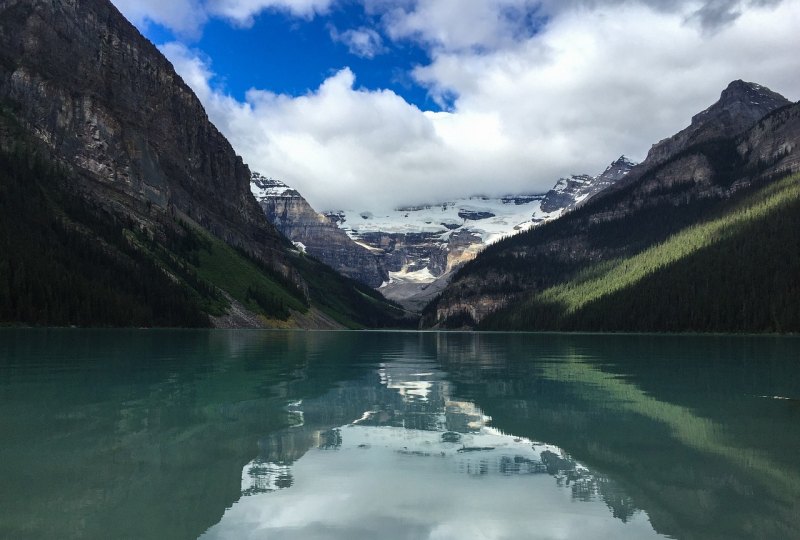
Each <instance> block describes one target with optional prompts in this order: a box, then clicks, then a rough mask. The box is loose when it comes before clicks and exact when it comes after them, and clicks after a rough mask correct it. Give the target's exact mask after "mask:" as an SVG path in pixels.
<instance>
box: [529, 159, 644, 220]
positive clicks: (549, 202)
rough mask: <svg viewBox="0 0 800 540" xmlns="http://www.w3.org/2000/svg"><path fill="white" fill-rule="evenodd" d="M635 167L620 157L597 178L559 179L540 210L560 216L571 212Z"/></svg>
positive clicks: (572, 177) (584, 176) (583, 175)
mask: <svg viewBox="0 0 800 540" xmlns="http://www.w3.org/2000/svg"><path fill="white" fill-rule="evenodd" d="M635 165H636V164H635V163H634V162H632V161H630V160H629V159H628V158H626V157H625V156H620V157H619V158H618V159H617V160H616V161H614V162H613V163H612V164H611V165H609V166H608V168H606V170H605V171H603V172H602V173H601V174H599V175H597V176H589V175H587V174H580V175H574V176H571V177H570V178H561V179H560V180H559V181H558V182H556V185H555V186H554V187H553V189H551V190H550V191H548V192H547V194H546V195H545V196H544V199H543V200H542V206H541V208H542V210H543V211H544V212H559V213H562V214H563V213H564V212H568V211H570V210H573V209H574V208H575V207H576V206H578V205H580V204H582V203H583V202H585V201H588V200H589V199H591V198H592V197H593V196H595V195H597V194H598V193H600V192H601V191H603V190H604V189H606V188H608V187H610V186H612V185H614V184H616V183H617V182H618V181H620V180H622V179H623V178H624V177H625V175H627V174H628V173H629V172H630V171H631V169H632V168H633V167H634V166H635Z"/></svg>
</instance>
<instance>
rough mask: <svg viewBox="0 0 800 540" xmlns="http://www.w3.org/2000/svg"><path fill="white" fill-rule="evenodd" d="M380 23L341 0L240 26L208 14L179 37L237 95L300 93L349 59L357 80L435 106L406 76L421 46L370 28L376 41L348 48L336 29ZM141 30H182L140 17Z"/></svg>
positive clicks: (271, 13) (266, 14)
mask: <svg viewBox="0 0 800 540" xmlns="http://www.w3.org/2000/svg"><path fill="white" fill-rule="evenodd" d="M379 23H380V21H379V18H378V17H376V16H374V15H368V14H367V13H366V12H365V10H364V8H363V6H362V5H360V4H358V3H355V2H346V3H342V4H337V5H335V6H332V7H331V8H330V10H329V11H328V12H326V13H325V14H324V15H321V16H316V17H313V18H310V19H306V18H299V19H298V18H297V17H294V16H292V15H291V14H290V13H287V12H286V11H281V10H265V11H262V12H261V13H259V14H257V15H255V16H254V20H253V23H252V26H247V27H242V26H238V25H235V24H231V22H230V21H228V20H226V19H222V18H213V19H211V20H209V21H208V22H207V23H206V25H205V26H204V28H203V31H202V34H201V35H200V36H198V37H191V38H189V39H185V41H186V42H187V43H188V44H189V45H190V46H191V47H192V48H194V49H196V50H197V51H201V52H202V54H203V55H205V56H206V57H207V59H208V61H209V62H210V63H211V64H212V65H213V69H214V71H215V72H216V73H217V74H219V75H218V77H217V79H216V81H215V83H216V84H217V85H218V86H219V87H220V89H222V90H224V91H226V92H228V93H230V94H231V95H232V96H234V97H236V98H238V99H244V96H245V93H246V92H247V90H249V89H250V88H253V87H256V88H266V89H269V90H271V91H273V92H277V93H282V94H289V95H293V96H299V95H303V94H305V93H307V92H309V91H311V90H313V89H315V88H317V87H319V85H320V84H322V83H323V82H324V81H325V79H327V78H328V77H330V76H331V75H332V74H334V73H335V72H337V71H339V70H340V69H343V68H345V67H349V68H350V69H351V70H353V72H355V73H357V74H358V85H359V86H362V87H365V88H368V89H372V90H377V89H383V88H388V89H391V90H393V91H394V92H396V93H397V94H399V95H401V96H403V98H405V99H406V101H408V102H409V103H413V104H415V105H417V106H418V107H420V108H422V109H431V110H441V107H440V106H439V104H437V102H436V101H435V100H433V99H432V98H431V97H430V96H429V95H428V91H427V89H426V88H425V87H423V86H421V85H420V84H418V83H417V82H416V81H414V79H413V78H412V77H410V76H409V73H410V71H411V70H412V69H413V68H414V67H415V66H418V65H423V64H426V63H428V62H429V61H430V57H429V54H428V50H427V49H426V48H425V47H422V46H420V45H419V44H417V43H416V42H414V41H412V40H402V41H399V42H393V41H390V40H386V39H385V38H384V37H383V36H381V34H380V33H378V32H376V34H373V35H378V36H379V39H380V43H379V44H376V43H375V42H374V41H371V42H368V43H369V45H366V47H367V49H366V50H365V48H364V47H361V48H360V49H356V50H351V49H352V47H351V46H349V45H348V43H347V42H346V40H345V38H343V37H342V34H344V33H345V32H347V31H348V30H352V29H354V28H356V29H358V28H371V29H375V28H379ZM141 30H142V31H143V33H144V34H145V36H147V37H148V38H149V39H150V40H151V41H153V42H154V43H156V44H161V43H167V42H174V41H179V40H181V39H182V38H183V37H184V35H182V34H181V33H180V32H176V31H174V30H172V29H170V28H169V27H166V26H163V25H162V24H158V23H153V22H149V23H148V24H143V25H141ZM365 55H368V56H365ZM445 106H446V104H445Z"/></svg>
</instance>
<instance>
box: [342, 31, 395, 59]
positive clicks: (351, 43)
mask: <svg viewBox="0 0 800 540" xmlns="http://www.w3.org/2000/svg"><path fill="white" fill-rule="evenodd" d="M329 31H330V34H331V39H332V40H333V41H336V42H339V43H344V44H345V45H347V49H348V50H349V51H350V54H354V55H356V56H360V57H362V58H375V57H376V56H378V55H379V54H382V53H384V52H386V48H385V47H384V46H383V38H381V35H380V34H379V33H378V32H376V31H375V30H373V29H372V28H367V27H364V26H362V27H360V28H357V29H351V30H345V31H344V32H339V30H337V29H336V27H335V26H333V25H331V26H330V27H329Z"/></svg>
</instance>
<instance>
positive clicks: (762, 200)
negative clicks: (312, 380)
mask: <svg viewBox="0 0 800 540" xmlns="http://www.w3.org/2000/svg"><path fill="white" fill-rule="evenodd" d="M798 142H800V105H797V104H794V105H792V104H790V103H789V102H788V101H787V100H786V99H784V98H782V97H781V96H779V95H777V94H775V93H774V92H772V91H770V90H768V89H766V88H764V87H762V86H759V85H756V84H753V83H743V82H741V81H734V82H733V83H731V84H730V85H729V86H728V87H727V88H726V89H725V90H724V91H723V92H722V94H721V96H720V99H719V101H717V102H716V103H715V104H714V105H712V106H711V107H709V108H708V109H707V110H706V111H704V112H703V113H700V114H698V115H696V116H695V117H694V118H693V119H692V123H691V125H690V126H689V127H688V128H686V129H685V130H683V131H681V132H680V133H678V134H676V135H675V136H673V137H670V138H668V139H665V140H663V141H661V142H659V143H657V144H656V145H654V146H653V148H652V149H651V151H650V152H649V154H648V156H647V158H646V159H645V160H644V161H643V162H642V163H641V164H639V165H637V166H635V167H633V168H632V169H631V170H630V171H629V172H628V173H627V174H625V175H624V177H623V178H622V179H621V180H619V181H618V182H617V183H615V184H614V185H613V186H611V187H609V188H608V189H606V190H605V191H603V192H601V193H600V194H598V195H597V196H595V197H593V198H592V199H591V200H590V201H587V202H584V203H583V204H582V205H579V206H578V207H577V208H576V209H575V210H574V211H573V212H570V213H567V214H565V215H564V216H563V217H562V218H561V219H559V220H556V221H553V222H550V223H547V224H544V225H542V226H541V227H537V228H536V229H533V230H531V231H529V232H527V233H524V234H521V235H518V236H515V237H512V238H509V239H507V240H505V241H502V242H499V243H497V244H495V245H494V246H491V247H489V248H487V249H486V250H485V251H484V252H483V253H482V254H481V255H480V256H479V257H478V258H477V259H476V260H475V261H473V262H471V263H470V264H468V265H466V266H465V267H464V268H462V269H461V270H460V271H459V272H458V273H457V274H456V275H455V276H454V278H453V280H452V282H451V284H450V285H449V286H448V287H447V288H446V289H445V290H444V291H443V292H442V294H441V296H440V297H439V298H437V299H436V300H435V301H434V302H432V303H431V304H430V305H429V306H427V308H426V310H425V320H424V324H426V325H430V326H445V327H461V326H476V325H477V326H479V327H481V328H493V329H523V328H524V329H584V330H594V329H614V330H667V329H669V330H695V331H698V330H701V331H702V330H713V331H770V330H772V331H775V330H778V329H781V330H785V329H787V328H792V327H794V325H796V321H795V319H796V318H795V317H793V316H791V314H790V312H787V311H786V309H785V308H784V307H782V305H783V304H782V301H781V300H779V298H781V297H782V296H783V295H788V296H787V297H788V298H790V299H793V300H792V301H796V300H797V292H796V290H795V289H793V288H792V286H791V285H789V284H788V283H785V280H784V278H785V276H791V275H797V270H798V269H797V268H795V267H796V259H797V250H796V247H795V244H796V242H794V241H793V240H792V237H791V236H792V235H793V232H792V228H791V226H790V225H791V224H792V223H793V219H794V218H793V217H792V210H791V208H792V204H794V203H793V202H792V201H793V197H794V194H793V193H794V192H793V189H794V188H793V185H794V183H796V181H797V179H796V178H795V177H792V174H794V173H796V172H797V171H798V170H800V159H799V157H800V156H798V152H797V150H796V148H797V147H798ZM765 208H766V209H767V210H764V209H765ZM754 209H758V212H761V211H762V210H763V211H764V212H762V213H758V212H757V213H756V214H754V213H753V210H754ZM770 219H773V220H775V221H774V223H776V224H777V226H776V227H772V228H770V227H769V226H767V225H766V223H767V222H769V220H770ZM765 220H766V222H765ZM767 237H769V238H767ZM734 239H735V240H734ZM775 239H779V241H778V242H776V241H775ZM721 246H726V247H728V248H730V249H731V250H732V251H731V252H730V253H729V254H728V255H724V254H721V253H722V252H721V251H720V249H721ZM737 246H738V247H737ZM715 253H716V255H714V254H715ZM732 254H735V255H732ZM756 266H758V267H760V268H762V269H763V270H766V272H764V271H761V270H758V269H757V268H756ZM689 269H691V270H689ZM793 272H794V273H793ZM678 276H680V277H678ZM770 276H772V277H770ZM790 281H791V280H790ZM756 291H758V293H760V294H757V293H756ZM700 299H702V301H701V300H700ZM737 306H738V307H737ZM590 311H591V313H592V316H591V317H590V316H588V315H587V313H589V312H590ZM765 313H771V315H769V316H766V315H764V314H765ZM798 328H800V327H798Z"/></svg>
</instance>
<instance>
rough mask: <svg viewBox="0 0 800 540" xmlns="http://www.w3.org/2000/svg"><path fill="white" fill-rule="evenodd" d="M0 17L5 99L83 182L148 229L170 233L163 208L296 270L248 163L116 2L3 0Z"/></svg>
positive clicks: (0, 83)
mask: <svg viewBox="0 0 800 540" xmlns="http://www.w3.org/2000/svg"><path fill="white" fill-rule="evenodd" d="M0 20H2V21H3V22H2V25H0V100H2V101H4V102H6V103H8V104H9V105H10V107H11V108H12V109H13V111H14V113H15V116H16V117H17V118H18V119H20V120H21V121H22V122H23V123H24V124H25V125H26V127H27V128H28V130H29V131H30V132H31V133H33V134H34V135H35V136H36V137H37V138H38V139H39V140H41V141H42V142H43V143H44V144H45V145H46V146H47V147H48V148H49V149H50V151H51V152H52V154H53V155H54V156H55V157H57V158H58V159H60V160H61V161H63V162H64V163H67V164H70V165H71V166H75V167H76V168H77V169H78V170H79V171H80V173H81V177H82V179H83V180H84V182H83V183H82V185H80V186H75V187H76V189H80V190H82V191H83V192H84V193H85V195H86V196H87V197H90V198H92V199H94V200H95V201H97V202H99V203H100V204H102V205H103V206H107V207H109V208H113V209H114V210H117V211H123V212H124V213H126V214H129V215H130V216H131V217H133V218H134V219H135V220H136V221H138V222H140V223H141V224H142V225H143V226H144V227H148V228H153V229H158V226H157V225H156V223H157V222H158V221H159V220H161V218H162V216H160V215H159V214H162V215H176V214H183V215H185V217H187V218H188V219H191V220H193V221H195V222H197V223H198V224H200V225H202V226H203V227H205V228H206V229H208V230H209V231H211V232H212V233H214V234H215V235H217V236H219V237H220V238H222V239H224V240H225V241H226V242H228V243H230V244H233V245H235V246H239V247H241V248H243V249H245V250H246V251H249V252H251V253H253V254H255V255H256V256H258V257H260V258H261V259H263V260H264V261H265V262H266V263H268V264H269V265H270V266H272V267H273V268H275V269H276V270H279V271H280V272H281V273H282V274H284V275H286V276H287V277H290V276H291V275H292V274H293V272H292V271H291V268H290V266H289V265H288V264H287V263H286V261H285V260H284V257H283V255H282V250H283V247H282V241H281V240H280V238H279V236H278V235H277V234H276V232H275V231H274V229H272V227H270V226H269V224H267V223H265V221H264V220H263V218H262V217H261V212H260V210H259V208H258V205H257V204H256V203H255V201H254V200H253V198H252V196H251V195H250V190H249V182H250V174H249V171H248V168H247V166H246V165H245V164H244V163H242V160H241V158H239V157H238V156H237V155H236V154H235V153H234V151H233V149H232V147H231V146H230V144H229V143H228V141H227V140H226V139H225V138H224V137H223V136H222V135H221V134H220V133H219V131H218V130H217V129H216V128H215V127H214V126H213V125H212V124H211V123H210V122H209V121H208V118H207V116H206V114H205V111H204V110H203V107H202V105H201V104H200V101H199V100H198V99H197V97H196V96H195V95H194V93H193V92H192V91H191V90H190V89H189V87H188V86H187V85H186V84H185V83H184V82H183V80H182V79H181V78H180V77H179V76H178V75H177V74H176V73H175V71H174V69H173V68H172V65H171V64H170V63H169V62H168V61H167V60H166V58H164V57H163V55H161V53H160V52H159V51H158V50H157V49H156V48H155V46H153V45H152V44H151V43H150V42H149V41H147V40H146V39H145V38H143V37H142V36H141V35H140V34H139V33H138V31H137V30H136V29H135V28H134V27H133V26H132V25H131V24H130V23H128V21H126V20H125V19H124V18H123V17H122V15H121V14H120V13H119V12H118V11H117V10H116V8H114V7H113V6H112V5H111V4H110V3H109V2H106V1H102V0H53V1H45V0H2V1H0ZM156 232H157V231H156ZM295 279H297V278H296V276H295Z"/></svg>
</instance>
